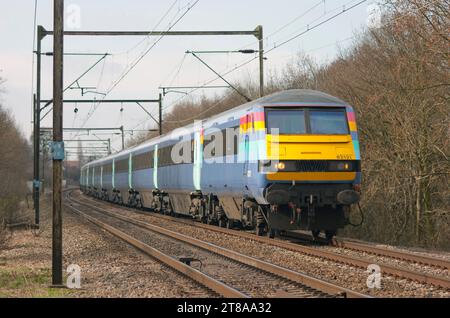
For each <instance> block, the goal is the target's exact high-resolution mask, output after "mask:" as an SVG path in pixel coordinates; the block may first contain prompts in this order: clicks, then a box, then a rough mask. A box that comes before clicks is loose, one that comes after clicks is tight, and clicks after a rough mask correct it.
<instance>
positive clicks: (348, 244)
mask: <svg viewBox="0 0 450 318" xmlns="http://www.w3.org/2000/svg"><path fill="white" fill-rule="evenodd" d="M334 245H335V246H337V247H342V248H347V249H350V250H355V251H360V252H366V253H371V254H376V255H379V256H387V257H392V258H396V259H401V260H405V261H410V262H415V263H420V264H424V265H429V266H435V267H440V268H443V269H447V270H448V269H450V262H449V261H446V260H445V259H440V258H437V257H431V256H425V255H418V254H413V253H408V252H404V251H398V250H391V249H387V248H383V247H378V246H372V245H369V244H364V243H359V242H353V241H349V240H345V239H338V240H336V242H335V243H334Z"/></svg>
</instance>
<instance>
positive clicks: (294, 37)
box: [133, 0, 368, 129]
mask: <svg viewBox="0 0 450 318" xmlns="http://www.w3.org/2000/svg"><path fill="white" fill-rule="evenodd" d="M354 1H355V0H352V1H350V2H347V4H349V3H352V2H354ZM367 1H368V0H361V1H359V2H358V3H356V4H353V5H351V6H349V7H346V5H347V4H345V5H344V6H343V8H342V11H340V12H338V13H336V14H334V15H333V16H331V17H329V18H327V19H325V20H323V21H321V22H319V23H317V24H315V25H313V26H309V27H307V29H306V30H305V31H303V32H301V33H299V34H296V35H295V36H293V37H290V38H289V39H287V40H285V41H283V42H281V43H280V44H278V45H276V46H274V47H272V48H271V49H269V50H268V51H266V52H265V54H268V53H270V52H272V51H274V50H276V49H277V48H279V47H281V46H283V45H286V44H287V43H289V42H291V41H293V40H295V39H297V38H298V37H300V36H302V35H304V34H306V33H308V32H311V31H313V30H315V29H316V28H318V27H319V26H321V25H323V24H325V23H328V22H329V21H332V20H334V19H336V18H337V17H339V16H341V15H342V14H344V13H346V12H348V11H350V10H352V9H354V8H356V7H358V6H360V5H361V4H363V3H364V2H367ZM333 11H335V10H331V12H333ZM257 58H258V56H255V57H253V58H250V59H248V60H246V61H244V62H243V63H241V64H238V65H237V66H235V67H233V68H232V69H230V70H227V71H225V72H224V73H222V74H220V76H217V77H215V78H213V79H211V80H208V81H207V82H204V83H203V84H202V85H200V86H199V87H196V88H194V89H192V90H191V91H189V92H187V93H186V95H184V96H182V97H180V98H179V99H177V100H175V101H174V102H173V103H171V104H169V105H167V106H165V107H163V110H167V109H169V108H171V107H173V106H174V105H176V104H178V103H179V102H180V101H182V100H184V99H185V98H186V97H188V96H190V95H191V94H192V93H194V92H195V91H198V90H200V89H202V88H204V87H205V86H207V85H209V84H211V83H213V82H215V81H216V80H218V79H220V77H221V76H222V77H223V76H226V75H228V74H230V73H233V72H234V71H236V70H238V69H240V68H242V67H243V66H245V65H248V64H249V63H251V62H253V61H254V60H256V59H257ZM222 101H223V99H221V100H219V101H218V102H217V103H215V104H214V105H212V106H211V107H209V108H207V109H206V110H204V111H202V112H201V113H200V114H197V115H195V116H192V117H189V118H186V119H183V120H179V121H167V120H166V121H165V122H166V123H180V122H181V123H183V122H187V121H191V120H194V119H196V118H198V117H199V116H201V115H203V114H205V113H207V112H208V111H210V110H211V109H214V108H215V107H217V106H218V105H219V104H220V103H221V102H222ZM146 122H147V120H145V121H142V122H141V123H139V124H138V125H137V126H136V127H135V128H133V129H136V128H137V127H140V126H141V125H143V124H145V123H146Z"/></svg>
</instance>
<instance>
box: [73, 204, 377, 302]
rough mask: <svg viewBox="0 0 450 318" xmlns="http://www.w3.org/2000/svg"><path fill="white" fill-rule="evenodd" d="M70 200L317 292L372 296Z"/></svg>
mask: <svg viewBox="0 0 450 318" xmlns="http://www.w3.org/2000/svg"><path fill="white" fill-rule="evenodd" d="M69 200H70V201H72V202H75V203H77V204H80V205H84V206H86V207H89V208H94V209H95V210H97V211H99V212H101V213H103V214H106V215H108V216H111V217H113V218H116V219H119V220H122V221H124V222H127V223H131V224H133V225H136V226H138V227H141V228H143V229H146V230H149V231H152V232H156V233H158V234H161V235H164V236H167V237H170V238H173V239H175V240H178V241H181V242H183V243H187V244H189V245H192V246H195V247H199V248H201V249H204V250H206V251H209V252H212V253H215V254H218V255H221V256H225V257H227V258H229V259H232V260H234V261H236V262H239V263H242V264H245V265H247V266H251V267H254V268H256V269H258V270H261V271H265V272H267V273H270V274H272V275H275V276H278V277H281V278H284V279H287V280H290V281H293V282H296V283H299V284H302V285H305V286H307V287H310V288H313V289H315V290H318V291H321V292H323V293H326V294H329V295H337V296H339V295H343V296H345V297H347V298H371V296H369V295H365V294H362V293H358V292H355V291H353V290H350V289H348V288H344V287H341V286H338V285H335V284H332V283H329V282H326V281H324V280H321V279H317V278H314V277H312V276H309V275H307V274H304V273H300V272H296V271H293V270H290V269H287V268H284V267H281V266H278V265H275V264H271V263H268V262H265V261H262V260H260V259H257V258H254V257H250V256H247V255H244V254H241V253H238V252H235V251H232V250H229V249H226V248H223V247H220V246H217V245H215V244H212V243H209V242H205V241H202V240H199V239H196V238H193V237H190V236H187V235H184V234H181V233H177V232H174V231H171V230H167V229H165V228H162V227H159V226H156V225H153V224H149V223H146V222H142V221H139V220H136V219H133V218H130V217H127V216H124V215H119V214H117V213H113V212H110V211H108V210H105V209H102V208H100V207H97V206H92V205H89V204H87V203H83V202H80V201H79V200H76V199H73V198H70V199H69Z"/></svg>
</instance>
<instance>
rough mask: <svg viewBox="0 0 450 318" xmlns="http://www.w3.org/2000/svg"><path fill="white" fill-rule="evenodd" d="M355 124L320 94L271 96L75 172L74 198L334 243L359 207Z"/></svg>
mask: <svg viewBox="0 0 450 318" xmlns="http://www.w3.org/2000/svg"><path fill="white" fill-rule="evenodd" d="M355 117H356V116H355V112H354V109H353V107H352V106H350V105H349V104H347V103H346V102H344V101H342V100H340V99H338V98H336V97H334V96H331V95H329V94H326V93H323V92H320V91H314V90H302V89H292V90H286V91H282V92H278V93H274V94H271V95H268V96H265V97H262V98H259V99H257V100H254V101H251V102H248V103H245V104H243V105H240V106H238V107H235V108H232V109H230V110H228V111H225V112H222V113H220V114H217V115H215V116H212V117H210V118H207V119H204V120H200V121H195V122H193V123H192V124H190V125H188V126H185V127H182V128H179V129H176V130H174V131H171V132H169V133H166V134H164V135H162V136H159V137H156V138H153V139H151V140H148V141H146V142H144V143H142V144H140V145H138V146H135V147H133V148H130V149H126V150H124V151H121V152H118V153H116V154H113V155H109V156H107V157H105V158H102V159H99V160H95V161H92V162H89V163H87V164H85V165H83V166H82V167H81V172H80V187H81V191H82V192H84V193H85V194H87V195H91V196H95V197H97V198H99V199H102V200H106V201H110V202H113V203H116V204H122V205H126V206H129V207H134V208H138V209H145V210H151V211H154V212H158V213H163V214H168V215H178V216H183V215H184V216H187V217H189V218H192V219H195V220H197V221H199V222H204V223H208V224H215V225H218V226H221V227H228V228H237V227H239V228H241V229H249V230H250V229H252V230H254V231H255V233H256V234H257V235H268V236H270V237H274V236H276V235H279V234H280V233H284V232H287V231H293V230H307V231H311V232H312V234H313V235H314V237H317V236H319V234H320V233H321V232H324V234H325V236H326V237H327V238H328V239H332V238H333V236H335V235H336V232H337V230H338V229H340V228H343V227H345V226H346V225H347V224H349V222H350V220H349V216H350V211H351V208H352V206H353V205H355V204H357V203H358V202H359V200H360V197H361V156H360V146H359V139H358V131H357V124H356V118H355Z"/></svg>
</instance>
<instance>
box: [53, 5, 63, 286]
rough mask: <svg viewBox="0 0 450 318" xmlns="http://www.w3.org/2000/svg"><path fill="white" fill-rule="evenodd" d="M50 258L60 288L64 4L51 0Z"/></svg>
mask: <svg viewBox="0 0 450 318" xmlns="http://www.w3.org/2000/svg"><path fill="white" fill-rule="evenodd" d="M53 7H54V8H53V9H54V11H53V21H54V22H53V25H54V29H55V32H54V37H53V51H54V54H53V102H54V107H53V245H52V246H53V258H52V261H53V262H52V265H53V266H52V282H53V285H54V286H61V285H62V279H63V276H62V256H63V255H62V164H63V156H61V157H60V155H61V153H58V151H59V152H62V154H64V147H63V146H62V142H63V63H64V61H63V53H64V0H53ZM58 145H59V147H58Z"/></svg>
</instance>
